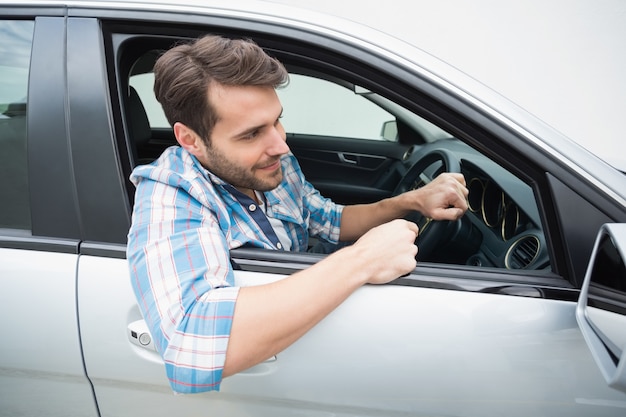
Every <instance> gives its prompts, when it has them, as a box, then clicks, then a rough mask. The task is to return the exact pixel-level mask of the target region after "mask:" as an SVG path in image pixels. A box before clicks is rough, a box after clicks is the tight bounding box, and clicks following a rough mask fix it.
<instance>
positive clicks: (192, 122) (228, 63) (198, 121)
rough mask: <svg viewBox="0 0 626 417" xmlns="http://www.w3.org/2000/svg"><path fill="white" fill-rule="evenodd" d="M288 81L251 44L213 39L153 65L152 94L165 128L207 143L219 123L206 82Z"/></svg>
mask: <svg viewBox="0 0 626 417" xmlns="http://www.w3.org/2000/svg"><path fill="white" fill-rule="evenodd" d="M288 80H289V75H288V73H287V70H286V69H285V67H284V66H283V65H282V64H281V63H280V62H279V61H278V60H277V59H275V58H272V57H270V56H269V55H267V54H266V53H265V51H263V49H261V47H259V46H258V45H257V44H256V43H254V42H253V41H251V40H244V39H229V38H224V37H221V36H215V35H207V36H204V37H202V38H199V39H196V40H195V41H193V42H191V43H186V44H180V45H177V46H175V47H173V48H172V49H170V50H168V51H166V52H165V53H164V54H163V55H161V57H160V58H159V59H158V60H157V62H156V64H155V66H154V93H155V95H156V98H157V100H158V101H159V103H161V106H163V111H164V112H165V116H166V117H167V120H168V121H169V123H170V124H171V125H172V126H173V125H174V123H176V122H181V123H183V124H185V125H187V126H188V127H190V128H191V129H193V130H194V131H195V132H196V133H197V134H198V135H199V136H200V137H201V138H202V139H203V140H204V141H205V142H206V143H207V144H208V142H209V138H210V135H211V131H212V130H213V126H215V123H216V122H217V120H218V115H217V114H216V112H215V108H214V107H213V105H212V104H211V103H210V102H209V99H208V89H209V86H210V84H211V83H219V84H222V85H226V86H245V85H254V86H268V87H273V88H277V87H280V86H283V85H285V84H286V83H287V82H288Z"/></svg>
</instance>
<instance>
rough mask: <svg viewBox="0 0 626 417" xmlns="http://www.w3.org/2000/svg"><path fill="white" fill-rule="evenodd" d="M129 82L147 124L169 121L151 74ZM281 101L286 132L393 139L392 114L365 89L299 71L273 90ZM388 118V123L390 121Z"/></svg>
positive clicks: (158, 125) (164, 124)
mask: <svg viewBox="0 0 626 417" xmlns="http://www.w3.org/2000/svg"><path fill="white" fill-rule="evenodd" d="M129 84H130V85H131V86H132V87H133V88H134V89H135V90H136V91H137V93H138V94H139V97H140V98H141V101H142V103H143V105H144V107H145V108H146V113H147V115H148V120H149V122H150V126H151V127H153V128H167V127H169V124H168V122H167V119H166V118H165V115H164V114H163V110H162V109H161V106H160V104H159V102H158V101H157V100H156V98H155V97H154V94H153V92H152V88H153V86H154V74H153V73H146V74H137V75H133V76H131V77H130V80H129ZM277 93H278V96H279V97H280V100H281V102H282V104H283V108H284V109H285V111H284V112H283V117H282V123H283V126H285V129H286V131H287V132H288V133H293V134H304V135H317V136H332V137H344V138H355V139H370V140H383V139H385V140H391V141H395V140H397V134H396V133H397V132H396V131H395V130H394V129H395V124H394V123H393V122H394V121H395V117H394V115H393V114H391V113H389V112H388V111H386V110H385V109H383V108H382V107H380V106H379V105H377V104H375V103H374V102H372V101H370V100H369V99H368V98H367V97H368V94H371V93H370V92H368V91H367V90H365V89H362V88H359V87H354V88H348V87H344V86H341V85H339V84H336V83H333V82H330V81H327V80H323V79H320V78H316V77H310V76H306V75H301V74H293V73H292V74H290V75H289V84H288V85H287V86H285V87H282V88H279V89H278V90H277ZM390 122H391V123H390Z"/></svg>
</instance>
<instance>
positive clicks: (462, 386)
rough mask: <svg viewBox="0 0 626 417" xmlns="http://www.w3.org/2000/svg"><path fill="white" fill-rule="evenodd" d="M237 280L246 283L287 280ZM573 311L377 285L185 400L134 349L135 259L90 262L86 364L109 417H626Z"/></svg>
mask: <svg viewBox="0 0 626 417" xmlns="http://www.w3.org/2000/svg"><path fill="white" fill-rule="evenodd" d="M236 274H237V281H238V284H241V285H250V284H251V283H255V284H256V283H259V284H260V283H263V282H268V281H271V280H276V279H280V278H281V277H282V276H281V275H276V274H268V273H264V274H262V273H257V272H246V271H236ZM418 278H419V277H418ZM574 310H575V303H573V302H565V301H553V300H545V299H538V298H530V297H514V296H505V295H497V294H485V293H474V292H463V291H452V290H440V289H429V288H419V287H406V286H400V285H384V286H370V285H368V286H365V287H362V288H361V289H359V290H358V291H356V293H355V294H353V295H352V296H351V297H350V298H349V299H348V300H347V301H346V302H345V303H343V304H342V305H341V306H340V307H339V308H337V309H336V310H335V311H334V312H333V313H331V314H330V315H329V316H328V317H327V318H326V319H325V320H323V321H322V322H321V323H320V324H319V325H318V326H316V327H315V328H314V329H313V330H312V331H310V332H309V333H308V334H306V335H305V336H304V337H302V338H301V339H300V340H299V341H297V342H296V343H295V344H294V345H292V346H291V347H289V348H288V349H286V350H285V351H283V352H281V353H279V354H278V355H277V358H276V360H274V361H269V362H266V363H263V364H260V365H258V366H256V367H254V368H252V369H250V370H248V371H245V372H242V373H240V374H237V375H235V376H232V377H230V378H227V379H225V380H224V382H223V383H222V387H221V391H220V392H212V393H205V394H194V395H185V396H174V395H173V394H172V392H171V390H170V388H169V385H168V382H167V379H166V377H165V370H164V367H163V364H162V363H161V359H160V357H159V356H158V355H156V354H155V353H154V352H153V351H151V350H150V349H143V348H140V347H138V346H137V345H136V344H134V343H132V342H131V341H130V340H129V337H128V334H127V326H128V325H129V323H132V322H135V321H137V320H141V316H140V314H139V311H138V309H137V307H136V302H135V299H134V296H133V294H132V290H131V286H130V283H129V277H128V271H127V265H126V261H124V260H122V259H107V258H99V257H90V256H82V257H81V260H80V265H79V311H80V317H81V320H80V322H81V334H82V337H83V348H84V351H85V363H86V367H87V372H88V374H89V376H90V378H91V380H92V382H93V385H94V389H95V393H96V397H97V399H98V403H99V406H100V411H101V413H102V416H110V415H116V416H131V415H132V416H134V415H136V410H137V408H136V407H137V404H146V405H148V404H149V407H150V409H151V414H152V415H154V416H159V415H164V416H165V415H171V413H172V412H176V413H177V414H187V415H198V414H199V413H205V412H206V411H207V410H209V409H210V410H211V413H212V414H215V415H229V416H238V415H246V416H247V415H255V416H272V417H274V416H287V415H294V414H303V415H309V416H318V415H319V416H327V415H330V414H332V415H338V416H357V415H364V414H367V415H381V416H393V415H406V413H411V415H429V416H432V415H458V416H470V415H475V414H476V413H477V412H478V410H480V413H481V415H485V414H484V412H485V410H490V413H489V414H487V415H491V416H502V415H507V416H524V417H526V416H528V415H537V414H540V415H550V416H588V415H594V416H613V415H616V412H618V414H619V411H620V410H621V411H623V409H624V407H626V400H625V399H624V396H623V395H622V394H620V393H618V392H617V391H613V390H610V389H609V388H607V387H605V386H604V384H603V380H602V375H601V374H600V372H599V371H598V369H597V368H596V366H595V364H594V363H593V359H592V358H591V356H590V354H589V352H588V350H587V349H586V347H585V344H584V341H583V338H582V336H581V334H580V332H579V330H578V328H577V325H576V320H575V316H574ZM485 404H487V405H488V406H485ZM474 407H476V409H474ZM474 411H476V413H475V412H474Z"/></svg>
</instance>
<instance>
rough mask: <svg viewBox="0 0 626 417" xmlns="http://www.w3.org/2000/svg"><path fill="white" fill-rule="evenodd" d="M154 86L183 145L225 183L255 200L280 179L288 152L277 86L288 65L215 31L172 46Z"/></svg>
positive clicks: (283, 81) (157, 67)
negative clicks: (257, 192)
mask: <svg viewBox="0 0 626 417" xmlns="http://www.w3.org/2000/svg"><path fill="white" fill-rule="evenodd" d="M154 72H155V85H154V91H155V94H156V96H157V99H158V100H159V102H160V103H161V105H162V106H163V109H164V111H165V114H166V116H167V118H168V121H169V122H170V123H171V124H172V127H173V128H174V134H175V136H176V139H177V141H178V143H179V144H180V145H181V146H182V147H183V148H185V149H186V150H187V151H188V152H190V153H191V154H193V155H194V156H196V158H198V160H199V161H200V163H201V164H202V165H203V166H204V167H205V168H207V169H209V170H210V171H211V172H213V173H214V174H216V175H217V176H219V177H220V178H222V179H223V180H224V181H226V182H228V183H230V184H232V185H233V186H235V187H237V188H238V189H239V190H240V191H242V192H244V193H246V194H248V195H249V196H251V197H252V198H254V191H255V190H256V191H268V190H271V189H273V188H275V187H277V186H278V184H280V181H281V180H282V168H281V165H280V156H281V155H284V154H285V153H287V152H288V151H289V147H288V146H287V144H286V143H285V130H284V129H283V126H282V124H281V123H280V120H279V119H280V116H281V114H282V106H281V104H280V100H279V99H278V96H277V94H276V91H275V88H277V87H279V86H282V85H284V84H286V83H287V81H288V73H287V71H286V70H285V68H284V67H283V65H282V64H281V63H280V62H279V61H277V60H276V59H274V58H271V57H269V56H268V55H267V54H266V53H265V52H264V51H263V50H262V49H261V48H260V47H259V46H257V45H256V44H254V43H253V42H251V41H244V40H231V39H225V38H221V37H216V36H207V37H204V38H200V39H198V40H197V41H195V42H193V43H191V44H185V45H179V46H176V47H174V48H173V49H171V50H169V51H167V52H166V53H165V54H163V55H162V56H161V58H159V60H158V61H157V63H156V65H155V70H154Z"/></svg>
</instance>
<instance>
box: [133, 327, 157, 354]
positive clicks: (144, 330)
mask: <svg viewBox="0 0 626 417" xmlns="http://www.w3.org/2000/svg"><path fill="white" fill-rule="evenodd" d="M127 334H128V339H129V340H130V342H131V343H132V344H134V345H137V346H139V347H141V348H144V349H148V350H153V351H155V352H156V351H157V350H156V346H155V345H154V339H153V338H152V335H151V334H150V330H148V325H147V324H146V322H145V321H144V320H137V321H134V322H132V323H130V324H129V325H128V328H127Z"/></svg>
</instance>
